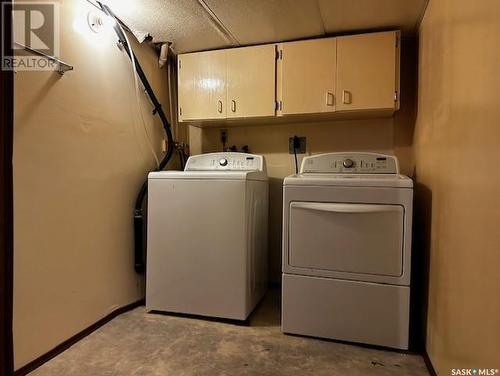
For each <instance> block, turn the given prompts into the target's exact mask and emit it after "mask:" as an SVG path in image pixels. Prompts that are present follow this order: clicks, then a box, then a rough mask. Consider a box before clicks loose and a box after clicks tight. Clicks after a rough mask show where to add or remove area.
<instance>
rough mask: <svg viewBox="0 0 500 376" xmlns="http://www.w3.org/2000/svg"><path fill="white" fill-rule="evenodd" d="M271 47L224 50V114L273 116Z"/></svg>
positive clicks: (274, 97) (273, 73)
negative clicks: (225, 60) (225, 54)
mask: <svg viewBox="0 0 500 376" xmlns="http://www.w3.org/2000/svg"><path fill="white" fill-rule="evenodd" d="M275 67H276V64H275V47H274V45H265V46H257V47H244V48H234V49H230V50H227V110H226V111H227V117H228V118H241V117H261V116H274V114H275V107H276V95H275V91H276V89H275V82H274V80H275V75H276V71H275Z"/></svg>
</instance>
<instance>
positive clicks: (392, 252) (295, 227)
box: [288, 202, 404, 276]
mask: <svg viewBox="0 0 500 376" xmlns="http://www.w3.org/2000/svg"><path fill="white" fill-rule="evenodd" d="M289 221H290V223H289V224H290V225H289V233H288V236H289V255H288V256H289V263H290V265H291V266H294V267H299V268H308V269H316V270H325V271H337V272H351V273H357V274H373V275H383V276H401V275H402V271H403V235H404V234H403V232H404V230H403V228H404V227H403V226H404V223H403V221H404V208H403V207H402V206H400V205H376V204H350V203H331V202H328V203H326V202H291V203H290V218H289Z"/></svg>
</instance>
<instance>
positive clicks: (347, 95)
mask: <svg viewBox="0 0 500 376" xmlns="http://www.w3.org/2000/svg"><path fill="white" fill-rule="evenodd" d="M342 103H343V104H351V103H352V95H351V92H350V91H348V90H342Z"/></svg>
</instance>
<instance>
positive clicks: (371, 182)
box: [283, 173, 413, 188]
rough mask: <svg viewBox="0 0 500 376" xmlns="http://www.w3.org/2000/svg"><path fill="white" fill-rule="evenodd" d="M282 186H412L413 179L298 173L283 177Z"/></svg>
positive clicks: (388, 175)
mask: <svg viewBox="0 0 500 376" xmlns="http://www.w3.org/2000/svg"><path fill="white" fill-rule="evenodd" d="M283 185H284V186H305V185H309V186H343V187H393V188H412V187H413V181H412V180H411V179H410V178H409V177H407V176H404V175H399V174H387V175H384V174H377V175H367V174H365V175H355V174H352V175H343V174H311V173H307V174H298V175H291V176H288V177H286V178H285V180H284V182H283Z"/></svg>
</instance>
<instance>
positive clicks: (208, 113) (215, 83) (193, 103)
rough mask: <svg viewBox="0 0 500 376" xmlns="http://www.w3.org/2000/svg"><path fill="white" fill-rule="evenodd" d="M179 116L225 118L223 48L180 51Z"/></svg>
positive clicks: (185, 117) (224, 58) (194, 118)
mask: <svg viewBox="0 0 500 376" xmlns="http://www.w3.org/2000/svg"><path fill="white" fill-rule="evenodd" d="M177 67H178V78H179V82H178V90H179V120H181V121H185V120H198V119H207V120H210V119H225V117H226V90H227V89H226V51H225V50H219V51H208V52H198V53H191V54H184V55H180V56H179V59H178V61H177Z"/></svg>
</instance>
